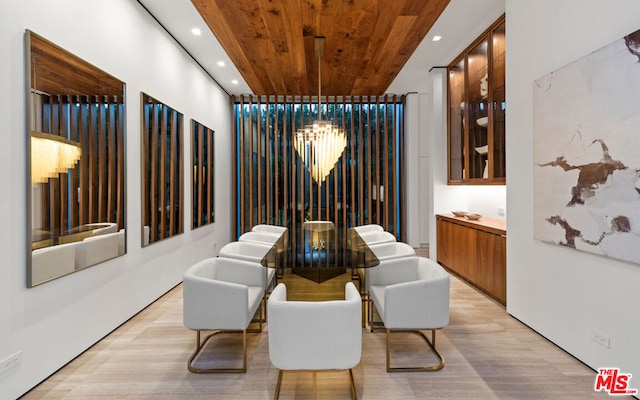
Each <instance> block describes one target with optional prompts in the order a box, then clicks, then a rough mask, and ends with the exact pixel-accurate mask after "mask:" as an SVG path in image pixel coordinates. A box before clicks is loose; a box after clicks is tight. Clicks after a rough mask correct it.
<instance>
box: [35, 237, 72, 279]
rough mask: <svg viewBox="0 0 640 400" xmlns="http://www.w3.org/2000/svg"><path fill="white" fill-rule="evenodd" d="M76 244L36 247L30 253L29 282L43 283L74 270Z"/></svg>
mask: <svg viewBox="0 0 640 400" xmlns="http://www.w3.org/2000/svg"><path fill="white" fill-rule="evenodd" d="M75 264H76V246H75V244H74V243H70V244H60V245H57V246H49V247H44V248H41V249H36V250H34V251H33V252H32V253H31V282H33V283H34V284H38V283H44V282H47V281H50V280H52V279H54V278H57V277H59V276H62V275H67V274H69V273H71V272H73V271H74V270H75Z"/></svg>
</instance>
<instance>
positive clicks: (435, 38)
mask: <svg viewBox="0 0 640 400" xmlns="http://www.w3.org/2000/svg"><path fill="white" fill-rule="evenodd" d="M440 39H442V36H440V35H434V36H433V39H431V40H432V41H434V42H438V41H440Z"/></svg>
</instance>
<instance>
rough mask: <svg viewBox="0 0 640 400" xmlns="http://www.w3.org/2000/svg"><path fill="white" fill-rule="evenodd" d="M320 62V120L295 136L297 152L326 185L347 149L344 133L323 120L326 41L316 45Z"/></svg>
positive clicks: (315, 178)
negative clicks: (323, 66) (321, 67)
mask: <svg viewBox="0 0 640 400" xmlns="http://www.w3.org/2000/svg"><path fill="white" fill-rule="evenodd" d="M314 45H315V51H316V58H317V59H318V120H317V121H313V123H312V124H311V125H306V126H305V127H304V128H301V129H299V130H298V132H297V133H296V139H295V142H294V145H295V148H296V151H297V152H298V154H299V155H300V158H302V161H303V162H304V164H305V166H306V167H307V169H308V170H309V173H310V174H311V177H312V178H313V179H314V180H315V181H316V182H318V183H319V182H322V181H324V180H325V179H326V178H327V176H328V175H329V173H330V172H331V170H332V169H333V167H334V166H335V164H336V162H337V161H338V159H339V158H340V156H341V155H342V152H343V151H344V148H345V147H346V145H347V137H346V135H345V133H344V130H343V129H342V128H340V127H338V126H337V125H334V124H333V123H332V122H331V121H329V120H322V115H321V113H322V108H321V106H320V99H321V94H322V86H321V80H322V78H321V74H320V63H321V60H322V57H323V55H324V37H322V36H318V37H316V38H315V41H314Z"/></svg>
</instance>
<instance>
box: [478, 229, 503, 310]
mask: <svg viewBox="0 0 640 400" xmlns="http://www.w3.org/2000/svg"><path fill="white" fill-rule="evenodd" d="M476 243H477V246H476V260H477V275H476V283H477V285H478V287H479V288H480V289H483V290H484V291H485V292H486V293H487V294H489V295H490V296H492V297H493V298H495V299H496V300H498V301H500V302H501V303H502V304H506V301H507V293H506V292H507V291H506V283H507V282H506V274H507V271H506V244H507V239H506V238H505V237H504V236H501V235H496V234H493V233H488V232H483V231H477V235H476Z"/></svg>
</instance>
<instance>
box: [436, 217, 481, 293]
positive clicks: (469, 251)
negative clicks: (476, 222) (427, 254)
mask: <svg viewBox="0 0 640 400" xmlns="http://www.w3.org/2000/svg"><path fill="white" fill-rule="evenodd" d="M437 233H438V257H437V258H438V262H439V263H441V264H442V265H444V266H445V267H447V268H449V269H451V270H452V271H454V272H455V273H457V274H458V275H460V276H461V277H463V278H465V279H468V280H470V281H475V279H476V269H477V268H476V260H475V259H476V257H475V256H476V240H475V236H476V231H475V230H474V229H469V228H467V227H464V226H461V225H457V224H453V223H450V222H447V221H444V220H440V219H438V222H437ZM441 255H442V257H441Z"/></svg>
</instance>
